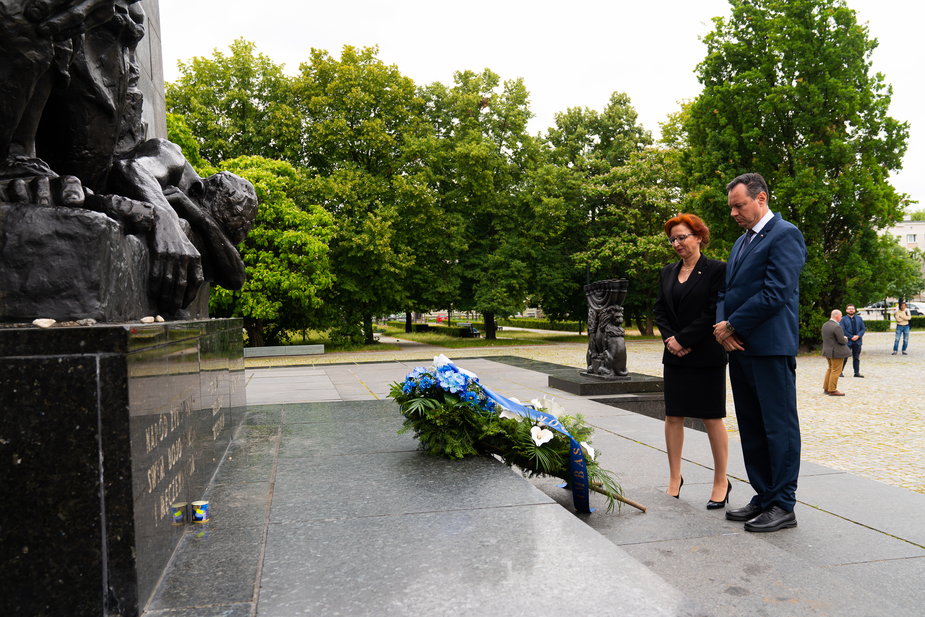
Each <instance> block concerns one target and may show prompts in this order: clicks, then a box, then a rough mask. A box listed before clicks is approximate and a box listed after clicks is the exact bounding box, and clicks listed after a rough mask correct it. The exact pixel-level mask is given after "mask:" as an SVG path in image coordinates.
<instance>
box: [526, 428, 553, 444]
mask: <svg viewBox="0 0 925 617" xmlns="http://www.w3.org/2000/svg"><path fill="white" fill-rule="evenodd" d="M530 436H531V437H533V443H535V444H536V445H538V446H541V445H543V444H544V443H546V442H547V441H551V440H552V437H553V435H552V431H551V430H549V429H548V428H541V427H539V426H534V427H533V428H531V429H530Z"/></svg>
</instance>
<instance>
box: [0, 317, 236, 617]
mask: <svg viewBox="0 0 925 617" xmlns="http://www.w3.org/2000/svg"><path fill="white" fill-rule="evenodd" d="M245 405H246V400H245V391H244V356H243V351H242V339H241V320H240V319H215V320H209V321H186V322H168V323H164V324H151V325H142V324H138V325H126V324H122V325H95V326H84V327H79V326H74V327H55V328H51V329H48V330H42V329H39V328H28V327H27V328H17V327H0V478H2V482H3V495H4V498H5V499H4V507H3V510H2V513H0V546H2V547H3V550H2V551H0V571H2V572H3V576H2V577H0V613H2V614H3V615H35V616H49V617H51V616H57V615H118V616H120V617H136V616H137V615H139V614H140V613H141V612H142V610H143V609H144V606H145V604H146V603H147V601H148V599H149V597H150V595H151V593H152V592H153V591H154V589H155V586H156V584H157V581H158V579H159V578H160V576H161V574H162V572H163V570H164V567H165V566H166V565H167V563H168V561H169V560H170V558H171V556H172V555H173V552H174V549H175V548H176V545H177V543H178V542H179V540H180V538H181V536H182V535H183V532H184V529H185V527H184V526H175V525H174V524H173V522H174V521H173V518H172V516H171V506H172V505H173V504H175V503H182V502H185V503H191V502H193V501H197V500H200V499H202V497H203V495H204V493H205V491H206V487H207V486H208V484H209V482H210V480H211V478H212V475H213V474H214V472H215V470H216V468H217V466H218V465H219V464H220V462H221V460H222V458H223V456H224V453H225V451H226V449H227V447H228V444H229V443H230V440H231V436H232V433H233V432H234V430H235V429H236V428H237V426H238V425H239V424H240V420H241V418H242V416H243V412H244V407H245ZM214 507H215V509H216V510H220V509H221V504H214Z"/></svg>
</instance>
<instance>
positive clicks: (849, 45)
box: [683, 0, 908, 338]
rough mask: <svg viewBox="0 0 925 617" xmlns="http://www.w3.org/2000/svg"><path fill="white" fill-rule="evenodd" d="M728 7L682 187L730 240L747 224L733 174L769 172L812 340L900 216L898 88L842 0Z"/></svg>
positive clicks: (702, 72)
mask: <svg viewBox="0 0 925 617" xmlns="http://www.w3.org/2000/svg"><path fill="white" fill-rule="evenodd" d="M730 5H731V7H732V12H731V15H730V16H729V17H727V18H716V19H714V24H715V29H714V30H713V32H711V33H710V34H708V35H707V36H706V38H705V43H706V45H707V56H706V58H705V59H704V60H703V62H702V63H701V64H700V65H699V66H698V67H697V74H698V77H699V79H700V81H701V83H702V84H703V92H702V93H701V94H700V95H699V96H698V97H697V98H696V99H695V100H694V101H693V102H692V103H691V105H690V108H689V110H687V113H685V114H684V119H683V122H684V127H683V132H684V133H685V134H686V137H687V148H686V150H685V155H684V157H683V164H684V167H685V171H686V175H687V178H686V180H687V182H686V186H687V189H688V190H689V198H690V200H691V203H692V204H693V208H694V209H695V210H696V211H698V212H699V213H700V214H702V215H703V216H704V218H705V219H706V220H707V222H708V224H710V226H711V229H712V230H713V233H714V234H715V236H716V237H717V241H718V242H717V248H720V247H722V248H725V249H728V247H729V246H731V243H732V242H733V241H734V239H735V237H736V236H737V235H738V234H739V233H741V230H740V229H738V227H737V226H736V225H735V224H734V223H733V222H732V221H731V219H730V217H729V213H728V209H727V207H726V193H725V189H724V185H725V183H726V182H728V181H729V180H731V179H732V178H733V177H735V176H736V175H738V174H740V173H743V172H745V171H757V172H759V173H761V174H762V175H763V176H764V177H765V179H766V180H767V181H768V184H769V186H770V189H771V202H770V205H771V209H772V210H773V211H775V212H779V213H780V214H782V215H783V217H784V218H785V219H787V220H790V221H791V222H793V223H794V224H796V225H797V226H798V227H799V228H800V229H801V231H802V232H803V235H804V237H805V239H806V244H807V249H808V259H807V262H806V266H805V267H804V270H803V275H802V277H801V334H802V336H803V337H804V338H813V337H816V336H818V334H817V333H818V326H819V324H820V323H821V321H822V320H823V316H822V312H821V311H820V309H821V307H833V306H841V305H843V303H844V302H843V301H844V299H845V294H846V290H847V279H848V277H849V276H851V271H850V267H849V265H854V264H857V263H858V262H859V259H873V258H874V256H873V255H865V254H863V253H861V252H860V251H862V250H863V247H874V246H877V244H876V242H875V238H874V235H875V234H876V232H875V229H878V228H883V227H887V226H889V225H890V224H892V223H894V222H895V221H897V220H898V219H899V218H900V216H901V213H902V196H901V195H898V194H897V193H896V191H895V190H894V189H893V187H892V186H891V185H890V183H889V180H888V176H889V173H890V172H891V171H894V170H898V169H900V167H901V162H902V156H903V154H904V152H905V150H906V140H907V137H908V126H907V124H905V123H901V122H898V121H897V120H895V119H893V118H891V117H890V116H889V115H888V108H889V104H890V99H891V96H892V90H891V88H890V87H889V86H888V85H886V84H885V82H884V77H883V76H882V75H881V74H879V73H872V72H871V69H870V67H871V62H870V57H871V53H872V52H873V50H874V49H875V47H876V45H877V42H876V40H875V39H871V38H870V37H869V36H868V31H867V28H866V27H865V26H863V25H860V24H858V22H857V17H856V14H855V12H854V11H853V10H851V9H850V8H848V7H847V6H845V3H844V2H843V1H842V0H730Z"/></svg>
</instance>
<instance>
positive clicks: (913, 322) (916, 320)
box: [909, 315, 925, 330]
mask: <svg viewBox="0 0 925 617" xmlns="http://www.w3.org/2000/svg"><path fill="white" fill-rule="evenodd" d="M909 327H910V328H912V329H913V330H915V329H918V328H925V315H917V316H915V317H913V318H912V319H910V320H909Z"/></svg>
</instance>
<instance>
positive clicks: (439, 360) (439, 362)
mask: <svg viewBox="0 0 925 617" xmlns="http://www.w3.org/2000/svg"><path fill="white" fill-rule="evenodd" d="M452 363H453V361H452V360H450V359H449V358H447V357H446V356H445V355H443V354H440V355H439V356H434V368H440V367H442V366H446V365H447V364H452Z"/></svg>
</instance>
